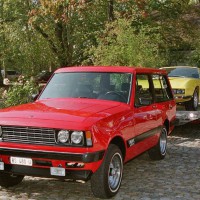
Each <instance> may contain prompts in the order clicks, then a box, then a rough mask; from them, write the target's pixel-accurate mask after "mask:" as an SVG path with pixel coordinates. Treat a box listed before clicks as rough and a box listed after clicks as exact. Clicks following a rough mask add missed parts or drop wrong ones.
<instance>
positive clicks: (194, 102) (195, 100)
mask: <svg viewBox="0 0 200 200" xmlns="http://www.w3.org/2000/svg"><path fill="white" fill-rule="evenodd" d="M198 104H199V94H198V92H197V90H195V91H194V94H193V97H192V99H191V100H190V101H188V102H186V103H185V109H186V110H188V111H189V110H193V111H196V110H198Z"/></svg>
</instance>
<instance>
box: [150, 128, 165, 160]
mask: <svg viewBox="0 0 200 200" xmlns="http://www.w3.org/2000/svg"><path fill="white" fill-rule="evenodd" d="M166 150H167V129H166V127H165V126H163V128H162V130H161V133H160V137H159V141H158V143H157V145H156V146H154V147H153V148H152V149H150V150H149V151H148V153H149V157H150V158H151V159H152V160H162V159H164V158H165V156H166Z"/></svg>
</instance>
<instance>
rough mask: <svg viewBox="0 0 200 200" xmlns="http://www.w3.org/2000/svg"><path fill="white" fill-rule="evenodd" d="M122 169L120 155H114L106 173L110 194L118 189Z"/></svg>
mask: <svg viewBox="0 0 200 200" xmlns="http://www.w3.org/2000/svg"><path fill="white" fill-rule="evenodd" d="M122 168H123V166H122V158H121V155H120V154H118V153H116V154H114V155H113V157H112V160H111V162H110V166H109V172H108V173H109V174H108V175H109V176H108V183H109V187H110V189H111V191H112V192H115V191H116V190H117V189H118V188H119V185H120V182H121V178H122Z"/></svg>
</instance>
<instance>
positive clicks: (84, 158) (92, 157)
mask: <svg viewBox="0 0 200 200" xmlns="http://www.w3.org/2000/svg"><path fill="white" fill-rule="evenodd" d="M104 153H105V151H104V150H102V151H97V152H93V153H85V154H73V153H57V152H56V153H55V152H45V151H42V152H40V151H27V150H20V149H6V148H0V154H2V155H9V156H19V157H28V158H46V159H54V160H67V161H79V162H84V163H91V162H96V161H99V160H101V159H102V158H103V156H104Z"/></svg>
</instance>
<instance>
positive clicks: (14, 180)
mask: <svg viewBox="0 0 200 200" xmlns="http://www.w3.org/2000/svg"><path fill="white" fill-rule="evenodd" d="M23 178H24V176H22V175H13V174H7V173H3V172H1V173H0V186H2V187H5V188H7V187H12V186H15V185H17V184H19V183H21V182H22V180H23Z"/></svg>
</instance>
